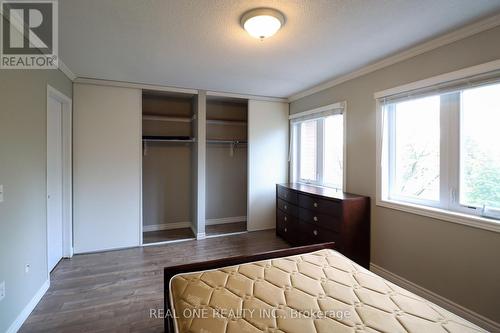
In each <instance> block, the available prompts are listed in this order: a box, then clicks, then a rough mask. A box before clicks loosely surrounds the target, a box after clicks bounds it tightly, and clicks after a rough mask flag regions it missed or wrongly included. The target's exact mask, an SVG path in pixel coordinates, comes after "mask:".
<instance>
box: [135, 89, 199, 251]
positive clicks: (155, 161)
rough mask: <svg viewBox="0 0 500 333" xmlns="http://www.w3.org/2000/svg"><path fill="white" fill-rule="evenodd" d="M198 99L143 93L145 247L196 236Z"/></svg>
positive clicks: (179, 95)
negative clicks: (196, 122)
mask: <svg viewBox="0 0 500 333" xmlns="http://www.w3.org/2000/svg"><path fill="white" fill-rule="evenodd" d="M195 97H196V96H194V95H190V94H180V93H165V92H157V91H155V92H153V91H143V96H142V142H143V158H142V202H143V207H142V210H143V244H151V243H158V242H165V241H175V240H182V239H194V237H195V235H194V233H193V229H194V230H196V229H195V228H193V226H192V223H193V209H194V208H193V204H192V202H193V195H194V194H193V191H194V189H193V186H194V185H193V184H194V183H193V173H194V171H193V170H194V169H193V167H194V164H195V163H196V157H195V155H194V147H193V146H194V142H195V140H196V138H195V131H194V128H193V122H194V120H193V118H194V114H195V110H194V107H195V104H196V103H195Z"/></svg>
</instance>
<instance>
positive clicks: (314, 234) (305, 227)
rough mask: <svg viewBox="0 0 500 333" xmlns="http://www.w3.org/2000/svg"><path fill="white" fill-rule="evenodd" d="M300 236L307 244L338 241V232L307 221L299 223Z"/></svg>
mask: <svg viewBox="0 0 500 333" xmlns="http://www.w3.org/2000/svg"><path fill="white" fill-rule="evenodd" d="M299 228H300V233H301V237H302V238H303V239H305V240H306V243H308V244H315V243H324V242H336V243H337V244H338V243H339V240H340V237H339V234H338V233H336V232H333V231H331V230H328V229H325V228H321V227H318V226H314V225H311V224H309V223H303V222H300V223H299Z"/></svg>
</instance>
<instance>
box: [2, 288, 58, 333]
mask: <svg viewBox="0 0 500 333" xmlns="http://www.w3.org/2000/svg"><path fill="white" fill-rule="evenodd" d="M49 287H50V280H47V281H45V282H44V283H43V285H42V287H40V289H38V291H37V292H36V294H35V295H34V296H33V298H32V299H31V301H29V303H28V304H27V305H26V306H25V307H24V309H23V311H21V313H20V314H19V315H18V316H17V318H16V319H15V320H14V322H13V323H12V324H11V325H10V326H9V328H8V329H7V333H16V332H17V331H19V329H20V328H21V326H23V324H24V322H25V321H26V319H28V316H29V315H30V313H31V312H32V311H33V310H34V309H35V307H36V305H37V304H38V302H40V300H41V299H42V297H43V295H45V293H46V292H47V290H49Z"/></svg>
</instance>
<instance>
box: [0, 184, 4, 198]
mask: <svg viewBox="0 0 500 333" xmlns="http://www.w3.org/2000/svg"><path fill="white" fill-rule="evenodd" d="M0 202H3V185H0Z"/></svg>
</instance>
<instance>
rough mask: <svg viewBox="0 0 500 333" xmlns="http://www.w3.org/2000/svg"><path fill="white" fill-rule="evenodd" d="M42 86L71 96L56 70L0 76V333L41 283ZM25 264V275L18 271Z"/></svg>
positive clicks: (43, 189) (43, 278) (8, 72)
mask: <svg viewBox="0 0 500 333" xmlns="http://www.w3.org/2000/svg"><path fill="white" fill-rule="evenodd" d="M47 84H49V85H51V86H53V87H54V88H56V89H57V90H59V91H60V92H62V93H63V94H65V95H66V96H69V97H71V96H72V83H71V81H70V80H69V79H67V78H66V76H64V74H63V73H62V72H60V71H59V70H0V184H3V186H4V192H5V194H4V201H3V202H2V203H0V282H2V281H5V285H6V296H5V298H4V299H3V300H2V301H1V302H0V332H5V331H6V330H7V328H8V327H9V326H10V325H11V324H12V322H13V321H14V320H15V319H16V317H17V316H18V315H19V314H20V313H21V311H22V310H23V309H24V307H25V306H26V305H27V304H28V302H29V301H30V300H31V299H32V298H33V296H34V295H35V294H36V292H37V291H38V290H39V289H40V288H41V287H42V285H43V284H44V283H45V282H46V281H47V276H48V273H47V221H46V213H47V212H46V199H45V198H46V165H47V164H46V163H47V162H46V141H47V134H46V114H47V110H46V109H47V104H46V103H47ZM25 264H30V265H31V269H30V272H29V273H27V274H26V273H25V272H24V265H25Z"/></svg>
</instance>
